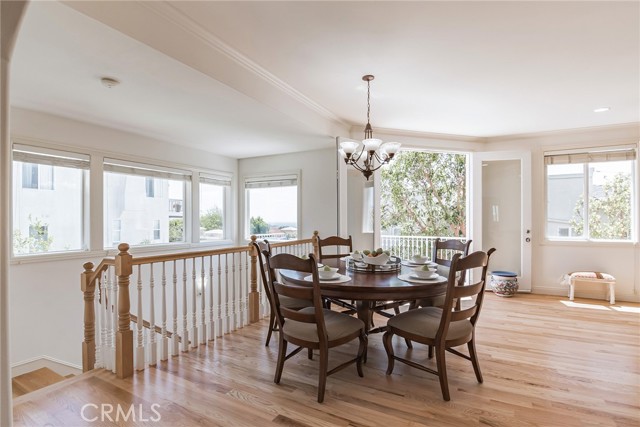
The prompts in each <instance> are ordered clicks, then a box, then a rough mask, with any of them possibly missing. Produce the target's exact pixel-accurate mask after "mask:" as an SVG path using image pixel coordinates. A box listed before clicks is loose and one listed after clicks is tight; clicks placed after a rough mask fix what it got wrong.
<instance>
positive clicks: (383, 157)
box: [338, 74, 400, 181]
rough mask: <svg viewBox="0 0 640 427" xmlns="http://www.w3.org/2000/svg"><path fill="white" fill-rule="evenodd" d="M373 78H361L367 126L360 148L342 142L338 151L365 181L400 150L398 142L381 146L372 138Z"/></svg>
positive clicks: (354, 144)
mask: <svg viewBox="0 0 640 427" xmlns="http://www.w3.org/2000/svg"><path fill="white" fill-rule="evenodd" d="M374 78H375V77H374V76H372V75H370V74H367V75H366V76H363V77H362V80H364V81H365V82H367V125H366V126H365V127H364V139H363V140H362V146H360V143H358V142H355V141H343V142H341V143H340V149H339V150H338V152H339V153H340V155H342V158H343V159H344V162H345V163H346V164H347V165H351V166H353V167H354V168H356V169H357V170H359V171H360V172H362V174H363V175H364V177H365V178H367V181H368V180H369V177H370V176H371V175H373V172H374V171H376V170H378V169H380V168H381V167H382V165H385V164H387V163H389V162H390V161H391V159H393V156H394V155H395V154H396V153H397V152H398V149H399V148H400V143H399V142H385V143H384V144H383V143H382V140H381V139H376V138H374V137H373V130H372V129H371V123H369V115H370V113H371V80H373V79H374Z"/></svg>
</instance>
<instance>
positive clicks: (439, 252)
mask: <svg viewBox="0 0 640 427" xmlns="http://www.w3.org/2000/svg"><path fill="white" fill-rule="evenodd" d="M471 242H472V240H471V239H469V240H467V241H466V242H463V241H461V240H456V239H451V240H444V239H440V238H438V239H436V241H435V242H434V244H433V249H432V252H431V261H432V262H435V263H436V264H438V268H437V273H438V275H440V276H443V277H448V276H449V268H450V267H451V262H452V259H453V256H454V255H455V254H460V255H461V256H467V255H468V254H469V248H470V247H471ZM442 304H444V295H442V296H439V297H435V298H423V299H419V300H415V301H412V302H411V304H410V306H409V309H410V310H412V309H414V308H416V307H432V306H434V307H441V306H442Z"/></svg>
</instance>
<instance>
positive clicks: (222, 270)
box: [81, 232, 318, 378]
mask: <svg viewBox="0 0 640 427" xmlns="http://www.w3.org/2000/svg"><path fill="white" fill-rule="evenodd" d="M251 239H252V240H251V242H249V244H248V245H246V246H239V247H232V248H224V249H213V250H206V251H195V252H180V253H172V254H167V255H157V256H144V257H137V256H134V255H132V254H131V253H129V245H128V244H126V243H122V244H120V245H119V246H118V251H119V253H118V254H117V255H116V256H115V257H113V258H105V259H103V260H102V261H101V262H100V264H98V266H97V267H94V264H93V263H91V262H87V263H85V264H84V265H83V267H84V272H83V273H82V274H81V290H82V292H83V294H84V340H83V343H82V366H83V370H84V371H88V370H91V369H94V368H98V367H99V368H106V369H109V370H112V371H113V372H114V373H115V374H116V375H117V376H118V377H119V378H126V377H129V376H131V375H133V372H134V370H142V369H145V367H147V366H153V365H155V364H156V363H157V361H158V359H160V360H167V359H168V358H169V356H170V355H171V356H176V355H178V354H179V353H180V352H181V351H183V352H185V351H189V350H190V349H193V348H197V347H198V346H199V345H203V344H206V343H207V342H208V341H212V340H215V339H216V338H217V337H220V336H222V335H224V334H227V333H230V332H232V331H235V330H237V329H240V328H242V327H243V326H245V325H247V324H249V323H254V322H257V321H258V320H260V319H261V318H262V317H263V316H265V315H267V314H268V309H269V305H268V303H267V301H266V299H265V296H264V294H263V292H262V289H263V287H262V286H259V279H258V278H259V275H258V272H257V271H258V270H257V269H258V264H257V262H258V257H257V255H258V254H257V253H256V252H255V250H254V248H253V246H252V245H251V243H252V242H253V241H255V240H256V236H252V238H251ZM317 239H318V238H317V232H316V233H314V235H313V236H312V237H311V238H310V239H303V240H291V241H284V242H277V243H274V244H272V248H273V252H274V253H282V252H288V253H292V254H294V255H305V254H309V253H315V254H317V253H318V251H317ZM131 283H133V285H134V286H131ZM158 288H159V289H158ZM131 307H135V310H134V312H131ZM132 315H133V316H132ZM132 318H133V319H135V322H133V321H132ZM132 326H133V328H132Z"/></svg>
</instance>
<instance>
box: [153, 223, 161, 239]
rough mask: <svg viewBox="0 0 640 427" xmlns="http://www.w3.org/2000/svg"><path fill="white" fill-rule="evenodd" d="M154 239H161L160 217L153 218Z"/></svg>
mask: <svg viewBox="0 0 640 427" xmlns="http://www.w3.org/2000/svg"><path fill="white" fill-rule="evenodd" d="M153 240H154V241H156V242H157V241H160V220H159V219H154V220H153Z"/></svg>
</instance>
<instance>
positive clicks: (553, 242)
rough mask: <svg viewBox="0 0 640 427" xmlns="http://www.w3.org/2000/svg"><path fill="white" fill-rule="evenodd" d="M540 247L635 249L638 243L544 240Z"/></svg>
mask: <svg viewBox="0 0 640 427" xmlns="http://www.w3.org/2000/svg"><path fill="white" fill-rule="evenodd" d="M542 246H575V247H585V246H592V247H619V248H624V247H636V246H639V244H638V242H633V241H612V240H555V239H544V241H543V242H542Z"/></svg>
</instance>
